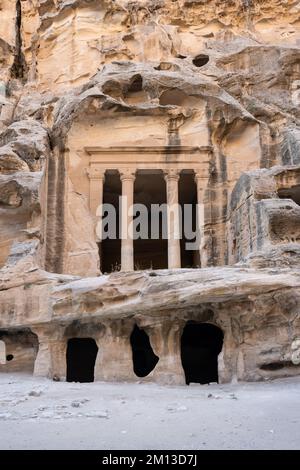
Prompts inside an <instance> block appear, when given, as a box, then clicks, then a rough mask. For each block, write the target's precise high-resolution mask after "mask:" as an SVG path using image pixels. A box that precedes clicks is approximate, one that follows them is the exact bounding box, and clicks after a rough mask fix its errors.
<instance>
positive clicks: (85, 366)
mask: <svg viewBox="0 0 300 470" xmlns="http://www.w3.org/2000/svg"><path fill="white" fill-rule="evenodd" d="M97 353H98V347H97V344H96V341H95V340H94V339H92V338H72V339H69V341H68V347H67V382H94V369H95V362H96V357H97Z"/></svg>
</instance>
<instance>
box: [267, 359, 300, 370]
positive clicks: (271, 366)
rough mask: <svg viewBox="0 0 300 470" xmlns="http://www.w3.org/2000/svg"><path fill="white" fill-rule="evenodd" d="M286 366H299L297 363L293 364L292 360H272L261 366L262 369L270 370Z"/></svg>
mask: <svg viewBox="0 0 300 470" xmlns="http://www.w3.org/2000/svg"><path fill="white" fill-rule="evenodd" d="M285 367H298V366H296V364H293V363H292V361H281V362H280V361H278V362H270V363H268V364H262V365H261V366H260V369H261V370H268V371H275V370H280V369H284V368H285Z"/></svg>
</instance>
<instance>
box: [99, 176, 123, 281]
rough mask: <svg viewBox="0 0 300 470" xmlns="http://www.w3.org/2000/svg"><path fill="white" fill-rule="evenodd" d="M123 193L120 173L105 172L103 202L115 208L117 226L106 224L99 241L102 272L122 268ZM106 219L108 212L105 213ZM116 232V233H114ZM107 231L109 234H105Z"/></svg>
mask: <svg viewBox="0 0 300 470" xmlns="http://www.w3.org/2000/svg"><path fill="white" fill-rule="evenodd" d="M121 195H122V185H121V180H120V175H119V173H118V172H117V171H113V170H111V171H110V170H108V171H107V172H106V174H105V183H104V188H103V204H111V205H112V206H113V207H114V208H115V214H116V218H115V223H116V225H115V227H114V229H115V230H113V227H109V226H107V225H105V224H104V226H103V231H104V236H103V238H102V242H101V243H99V245H98V246H99V256H100V261H101V263H100V265H101V272H102V273H104V274H105V273H111V272H114V271H119V270H120V268H121V239H120V227H119V222H120V214H119V197H120V196H121ZM103 215H104V219H105V218H107V214H103ZM113 232H114V233H113ZM106 233H108V234H109V236H107V235H105V234H106Z"/></svg>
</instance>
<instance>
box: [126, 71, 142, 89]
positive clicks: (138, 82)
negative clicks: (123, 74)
mask: <svg viewBox="0 0 300 470" xmlns="http://www.w3.org/2000/svg"><path fill="white" fill-rule="evenodd" d="M142 89H143V77H142V76H141V75H135V76H134V77H132V79H131V81H130V85H129V87H128V92H129V93H137V92H138V91H142Z"/></svg>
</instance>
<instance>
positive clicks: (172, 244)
mask: <svg viewBox="0 0 300 470" xmlns="http://www.w3.org/2000/svg"><path fill="white" fill-rule="evenodd" d="M164 176H165V181H166V185H167V188H166V189H167V206H168V268H169V269H177V268H181V257H180V218H179V214H180V213H179V195H178V182H179V177H180V172H179V171H177V170H168V171H166V172H165V175H164Z"/></svg>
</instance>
